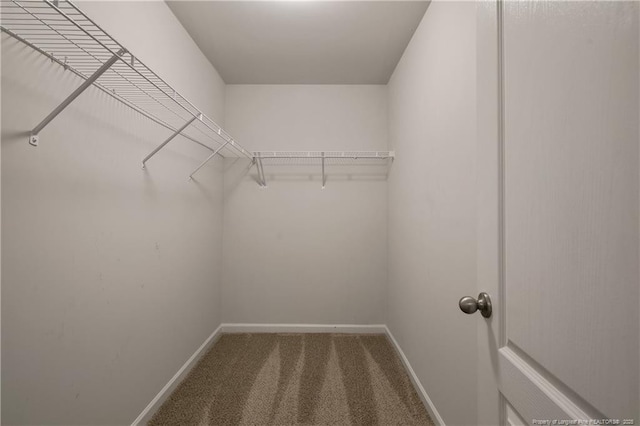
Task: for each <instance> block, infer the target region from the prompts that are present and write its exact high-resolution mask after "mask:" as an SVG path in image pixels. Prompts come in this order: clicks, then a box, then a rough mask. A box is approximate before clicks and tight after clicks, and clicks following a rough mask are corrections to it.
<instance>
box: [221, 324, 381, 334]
mask: <svg viewBox="0 0 640 426" xmlns="http://www.w3.org/2000/svg"><path fill="white" fill-rule="evenodd" d="M220 327H222V332H223V333H349V334H351V333H359V334H386V332H387V331H386V330H387V327H386V326H385V325H384V324H374V325H359V324H222V325H221V326H220Z"/></svg>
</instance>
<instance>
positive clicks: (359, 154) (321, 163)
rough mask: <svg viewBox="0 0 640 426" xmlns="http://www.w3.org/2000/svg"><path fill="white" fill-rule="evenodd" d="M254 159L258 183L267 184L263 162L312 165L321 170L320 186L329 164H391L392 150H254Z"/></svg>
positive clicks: (324, 183) (393, 154)
mask: <svg viewBox="0 0 640 426" xmlns="http://www.w3.org/2000/svg"><path fill="white" fill-rule="evenodd" d="M253 154H254V158H255V159H254V161H255V162H256V165H257V168H258V177H259V184H260V185H261V186H267V181H266V179H265V175H264V164H267V163H268V164H274V165H275V164H277V165H312V166H317V167H319V168H320V170H321V172H322V187H323V188H324V187H325V185H326V183H327V173H326V167H329V166H353V165H358V166H367V165H370V166H387V168H388V167H389V166H391V163H392V162H393V159H394V156H395V153H394V152H393V151H256V152H254V153H253Z"/></svg>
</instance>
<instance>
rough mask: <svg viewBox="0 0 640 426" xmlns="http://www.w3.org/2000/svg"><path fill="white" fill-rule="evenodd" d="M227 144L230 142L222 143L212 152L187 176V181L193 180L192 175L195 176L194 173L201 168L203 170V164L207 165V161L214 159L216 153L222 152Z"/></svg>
mask: <svg viewBox="0 0 640 426" xmlns="http://www.w3.org/2000/svg"><path fill="white" fill-rule="evenodd" d="M229 142H230V141H226V142H225V143H223V144H222V145H220V147H219V148H218V149H216V150H215V151H213V153H212V154H211V155H210V156H208V157H207V159H206V160H204V161H203V162H202V163H200V165H199V166H198V167H196V169H195V170H194V171H193V172H191V174H190V175H189V180H191V179H193V175H195V174H196V172H197V171H198V170H200V169H201V168H203V167H204V165H205V164H207V163H208V162H209V160H211V159H212V158H213V157H215V156H216V154H217V153H219V152H220V151H222V149H223V148H224V147H225V146H227V144H228V143H229ZM223 158H224V157H223Z"/></svg>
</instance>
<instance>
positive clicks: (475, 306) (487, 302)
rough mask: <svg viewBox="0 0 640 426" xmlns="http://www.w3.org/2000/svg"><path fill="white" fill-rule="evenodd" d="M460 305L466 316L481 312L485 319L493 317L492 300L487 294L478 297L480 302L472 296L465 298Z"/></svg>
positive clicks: (483, 293)
mask: <svg viewBox="0 0 640 426" xmlns="http://www.w3.org/2000/svg"><path fill="white" fill-rule="evenodd" d="M458 305H459V306H460V309H461V310H462V312H464V313H465V314H472V313H474V312H475V311H478V310H479V311H480V313H481V314H482V316H483V317H485V318H489V317H490V316H491V298H490V297H489V295H488V294H487V293H485V292H482V293H480V294H479V295H478V300H476V299H474V298H473V297H471V296H465V297H463V298H462V299H460V301H459V302H458Z"/></svg>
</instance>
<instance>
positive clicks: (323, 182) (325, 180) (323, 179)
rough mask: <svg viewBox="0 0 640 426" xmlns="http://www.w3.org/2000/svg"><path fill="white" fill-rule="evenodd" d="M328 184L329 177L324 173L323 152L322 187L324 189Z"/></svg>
mask: <svg viewBox="0 0 640 426" xmlns="http://www.w3.org/2000/svg"><path fill="white" fill-rule="evenodd" d="M326 184H327V178H326V176H325V174H324V152H323V153H322V189H324V187H325V185H326Z"/></svg>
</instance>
